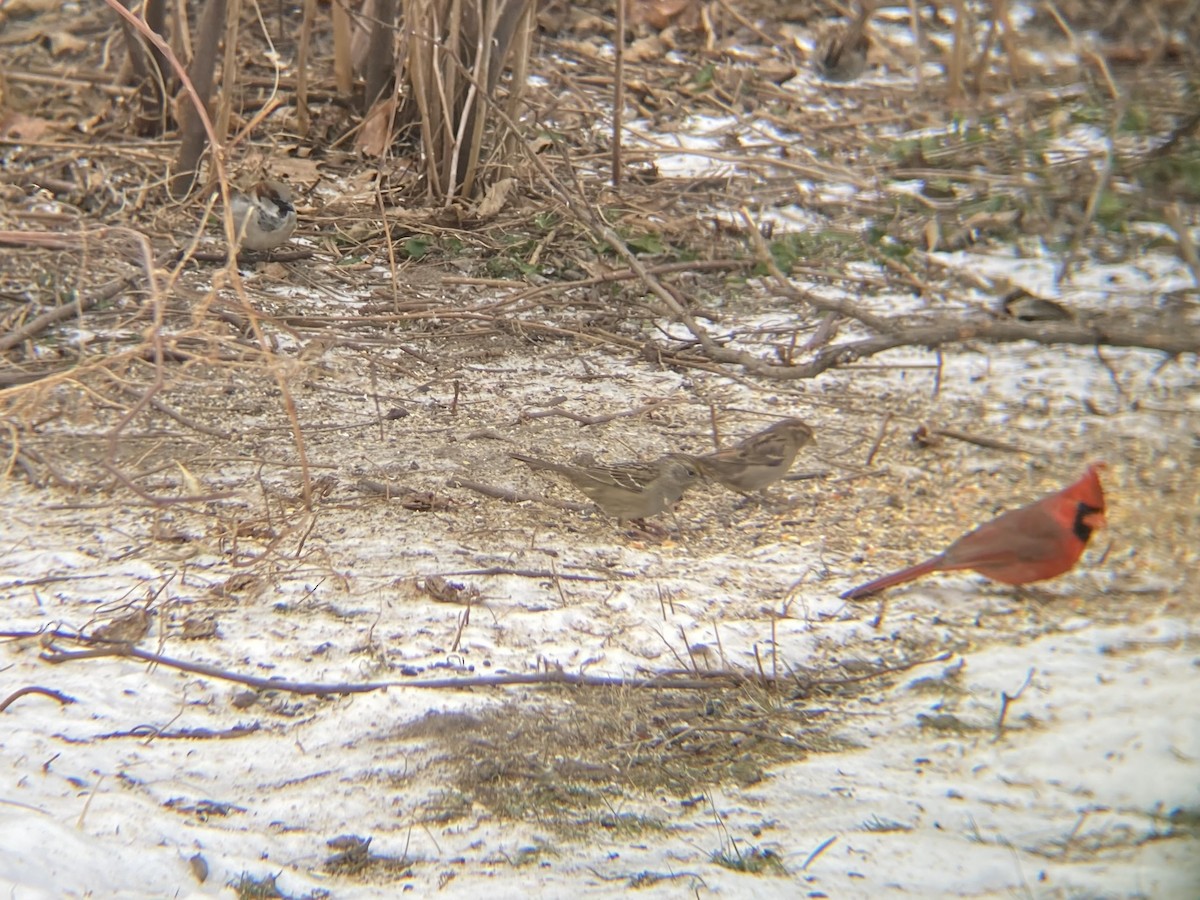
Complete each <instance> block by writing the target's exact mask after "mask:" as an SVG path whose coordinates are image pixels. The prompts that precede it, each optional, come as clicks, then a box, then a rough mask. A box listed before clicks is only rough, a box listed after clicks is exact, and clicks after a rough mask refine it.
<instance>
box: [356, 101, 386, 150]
mask: <svg viewBox="0 0 1200 900" xmlns="http://www.w3.org/2000/svg"><path fill="white" fill-rule="evenodd" d="M395 114H396V98H395V97H388V98H386V99H384V100H380V101H379V102H378V103H376V104H375V105H374V106H372V107H371V111H370V112H369V113H367V118H366V119H365V120H364V121H363V124H362V128H361V129H360V130H359V132H358V138H357V140H355V142H354V148H355V149H356V150H359V151H361V152H362V153H364V154H365V155H367V156H374V157H380V156H383V154H384V152H385V151H386V150H387V148H388V145H389V144H390V143H391V134H392V120H393V119H394V117H395Z"/></svg>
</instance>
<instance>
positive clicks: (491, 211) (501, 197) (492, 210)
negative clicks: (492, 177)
mask: <svg viewBox="0 0 1200 900" xmlns="http://www.w3.org/2000/svg"><path fill="white" fill-rule="evenodd" d="M516 184H517V179H515V178H501V179H500V180H499V181H497V182H496V183H495V184H493V185H492V186H491V187H490V188H488V189H487V193H486V194H484V197H483V199H482V200H480V201H479V208H478V209H477V210H476V215H478V216H479V218H481V219H490V218H492V217H493V216H496V215H498V214H499V213H500V210H502V209H504V204H505V202H507V200H508V195H509V194H511V193H512V190H513V188H514V187H516Z"/></svg>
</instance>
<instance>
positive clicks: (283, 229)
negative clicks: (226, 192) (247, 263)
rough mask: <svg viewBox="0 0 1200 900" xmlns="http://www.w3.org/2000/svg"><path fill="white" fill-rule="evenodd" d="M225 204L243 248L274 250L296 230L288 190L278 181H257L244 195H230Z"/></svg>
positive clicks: (290, 196) (294, 212) (294, 214)
mask: <svg viewBox="0 0 1200 900" xmlns="http://www.w3.org/2000/svg"><path fill="white" fill-rule="evenodd" d="M229 204H230V207H231V208H232V209H233V228H234V231H235V232H236V233H237V236H238V246H239V247H240V248H241V249H243V250H274V249H275V248H276V247H278V246H279V245H280V244H282V243H283V242H284V241H286V240H287V239H288V238H290V237H291V236H292V232H293V231H295V230H296V207H295V206H293V205H292V192H291V191H290V190H289V189H288V187H287V185H285V184H281V183H280V182H278V181H260V182H259V183H258V184H256V185H255V186H254V188H253V189H252V190H251V191H250V192H249V193H248V194H243V193H240V192H239V193H236V194H234V195H233V197H232V198H231V199H230V201H229Z"/></svg>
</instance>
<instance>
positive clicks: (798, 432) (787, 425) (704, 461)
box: [694, 419, 813, 494]
mask: <svg viewBox="0 0 1200 900" xmlns="http://www.w3.org/2000/svg"><path fill="white" fill-rule="evenodd" d="M812 439H813V430H812V428H811V427H809V425H808V424H807V423H805V422H803V421H801V420H800V419H783V420H781V421H779V422H776V423H775V424H774V425H772V426H770V427H769V428H764V429H763V430H762V431H759V432H756V433H755V434H752V435H750V437H748V438H746V439H745V440H744V441H742V442H741V443H740V444H736V445H735V446H733V447H728V448H726V449H725V450H718V451H717V452H716V453H709V454H708V455H707V456H697V457H694V459H695V461H696V467H697V468H698V469H699V470H700V474H702V475H704V476H706V477H708V478H711V479H712V480H713V481H719V482H721V484H723V485H725V486H726V487H727V488H730V489H732V490H735V491H737V492H738V493H741V494H750V493H753V492H754V491H761V490H762V489H763V488H766V487H767V486H769V485H772V484H774V483H775V482H776V481H778V480H779V479H781V478H782V477H783V476H784V475H786V474H787V473H788V470H789V469H791V467H792V463H794V462H795V461H796V454H797V453H799V452H800V448H801V447H803V446H804V445H805V444H807V443H808V442H809V441H811V440H812Z"/></svg>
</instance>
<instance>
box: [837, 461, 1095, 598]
mask: <svg viewBox="0 0 1200 900" xmlns="http://www.w3.org/2000/svg"><path fill="white" fill-rule="evenodd" d="M1103 468H1104V464H1103V463H1093V464H1092V465H1090V466H1088V468H1087V471H1086V472H1084V473H1083V476H1082V477H1081V478H1080V479H1079V480H1078V481H1076V482H1075V483H1074V484H1071V485H1068V486H1067V487H1065V488H1063V489H1062V490H1061V491H1058V492H1057V493H1054V494H1050V495H1049V496H1047V497H1043V498H1042V499H1041V500H1038V501H1037V502H1035V503H1031V504H1029V505H1028V506H1022V507H1021V508H1020V509H1013V510H1009V511H1008V512H1006V513H1003V514H1001V515H1000V516H997V517H996V518H995V519H992V520H991V521H990V522H985V523H984V524H983V525H980V526H979V527H978V528H976V529H975V530H974V531H972V532H969V533H967V534H964V535H963V536H962V537H960V538H959V539H958V540H957V541H955V542H954V543H953V544H951V545H950V546H949V547H947V548H946V549H945V550H943V551H942V552H941V553H939V554H938V555H937V556H935V557H933V558H932V559H927V560H925V562H923V563H918V564H917V565H915V566H911V567H910V568H907V569H901V570H900V571H899V572H893V573H892V574H890V575H884V576H883V577H882V578H876V579H875V580H874V581H869V582H867V583H866V584H864V585H860V586H859V587H856V588H854V589H852V590H849V591H846V592H845V593H844V594H842V599H843V600H860V599H862V598H863V597H869V596H871V595H872V594H876V593H878V592H879V591H882V590H884V589H885V588H889V587H892V586H893V585H897V584H903V583H904V582H906V581H912V580H913V579H915V578H920V577H922V576H923V575H928V574H929V573H931V572H952V571H956V570H960V569H971V570H973V571H975V572H978V573H979V574H980V575H982V576H984V577H985V578H990V579H991V580H992V581H999V582H1001V583H1003V584H1015V585H1021V584H1031V583H1033V582H1035V581H1045V580H1047V579H1049V578H1057V577H1058V576H1059V575H1062V574H1063V573H1064V572H1068V571H1070V570H1071V569H1072V568H1074V566H1075V563H1077V562H1078V561H1079V557H1080V556H1082V555H1083V550H1084V548H1085V547H1086V546H1087V542H1088V538H1090V537H1091V536H1092V531H1093V530H1094V529H1096V528H1100V527H1103V525H1104V524H1105V521H1104V509H1105V507H1104V489H1103V488H1102V487H1101V486H1100V470H1101V469H1103Z"/></svg>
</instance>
